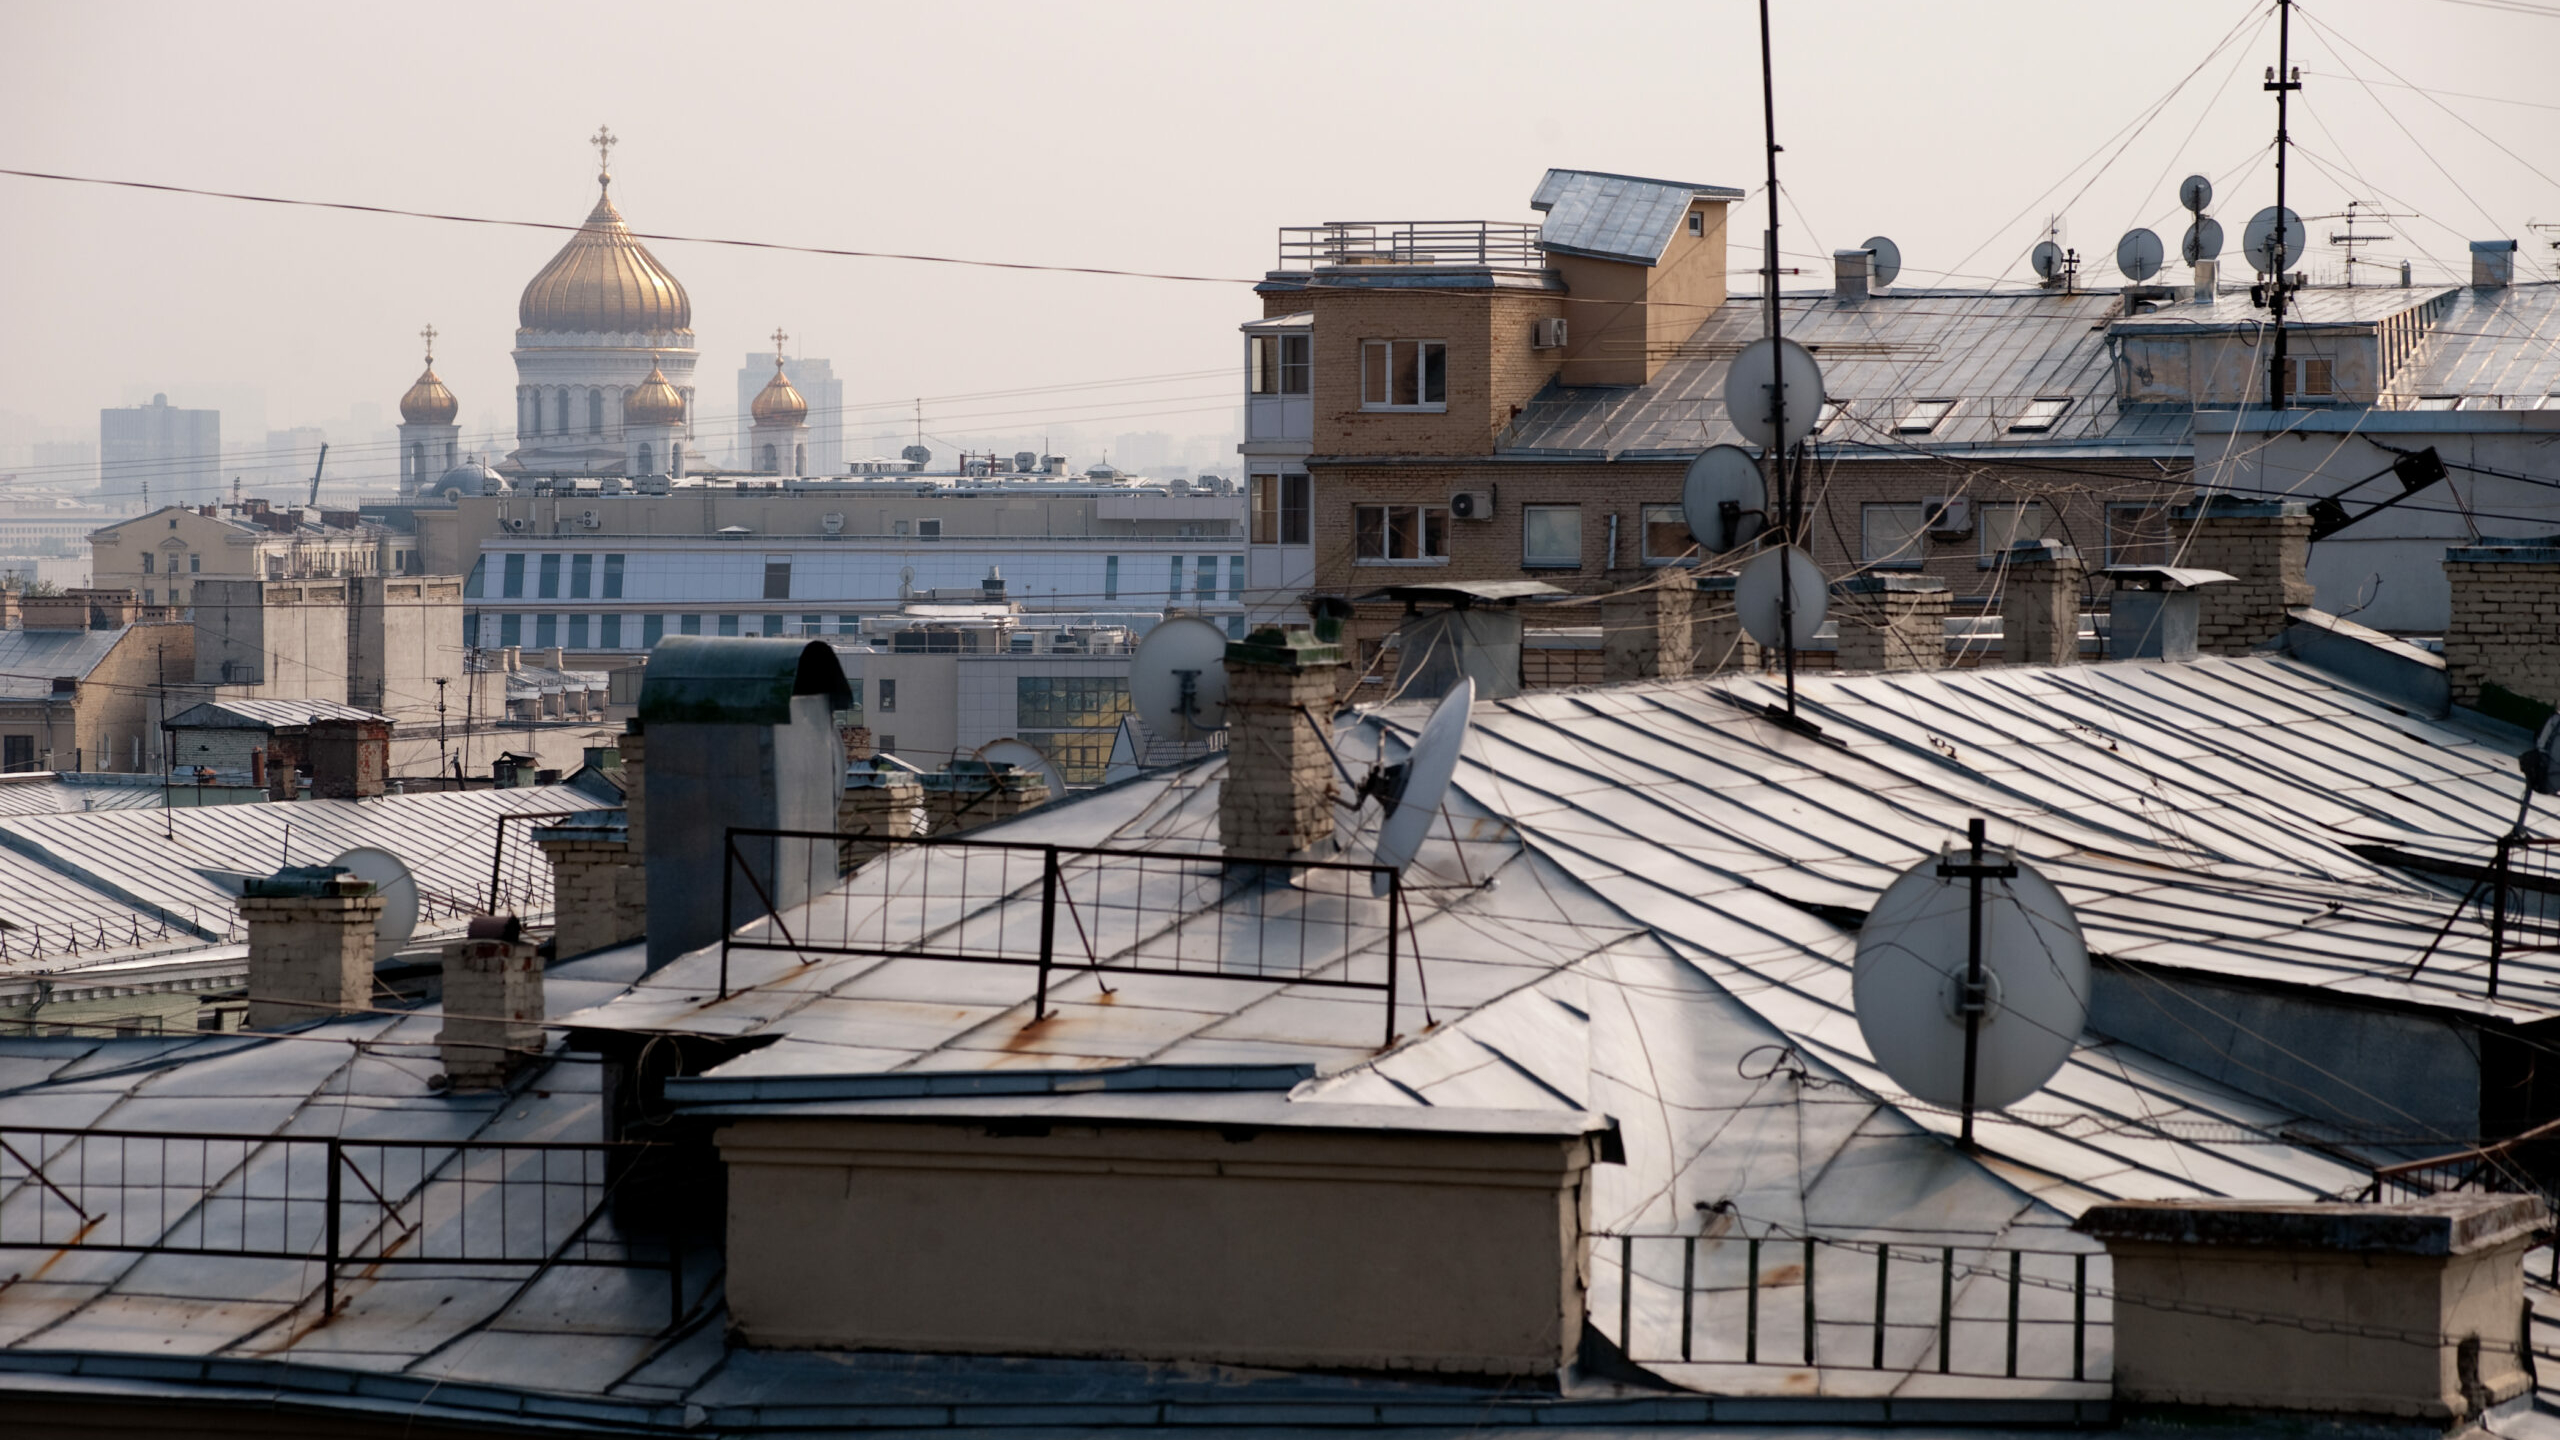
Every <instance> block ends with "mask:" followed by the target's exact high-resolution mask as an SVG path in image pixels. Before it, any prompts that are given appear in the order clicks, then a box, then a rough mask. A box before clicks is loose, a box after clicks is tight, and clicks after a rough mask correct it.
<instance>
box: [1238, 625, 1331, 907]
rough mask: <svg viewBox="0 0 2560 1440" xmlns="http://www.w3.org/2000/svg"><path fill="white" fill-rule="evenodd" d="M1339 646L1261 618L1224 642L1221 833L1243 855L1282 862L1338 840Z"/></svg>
mask: <svg viewBox="0 0 2560 1440" xmlns="http://www.w3.org/2000/svg"><path fill="white" fill-rule="evenodd" d="M1341 668H1342V649H1341V647H1340V646H1337V645H1329V644H1326V643H1325V642H1323V641H1321V640H1318V639H1317V638H1316V637H1315V634H1314V632H1313V631H1311V630H1308V629H1307V628H1306V627H1304V626H1298V625H1292V626H1287V627H1282V626H1278V625H1265V626H1263V627H1261V628H1260V629H1258V630H1255V631H1254V632H1253V633H1252V634H1250V635H1248V636H1246V637H1245V638H1244V639H1242V640H1240V641H1237V642H1236V643H1234V644H1232V645H1229V646H1228V647H1227V770H1226V778H1225V780H1224V782H1223V783H1222V784H1221V785H1220V786H1219V789H1218V839H1219V843H1220V844H1221V845H1222V846H1224V847H1225V849H1226V852H1227V854H1228V855H1230V856H1232V857H1235V858H1238V859H1255V860H1286V859H1288V858H1290V857H1292V856H1298V855H1304V854H1305V853H1306V852H1308V851H1310V850H1314V849H1316V848H1317V847H1319V846H1322V845H1325V844H1327V843H1329V842H1330V841H1331V840H1332V839H1333V794H1334V792H1333V752H1332V750H1331V749H1330V748H1329V747H1330V742H1331V740H1332V737H1331V736H1329V735H1326V734H1323V733H1322V732H1321V731H1320V730H1319V729H1318V728H1317V727H1319V726H1322V725H1324V724H1326V723H1327V717H1329V716H1330V715H1331V714H1332V712H1333V697H1334V674H1335V672H1336V671H1338V670H1340V669H1341Z"/></svg>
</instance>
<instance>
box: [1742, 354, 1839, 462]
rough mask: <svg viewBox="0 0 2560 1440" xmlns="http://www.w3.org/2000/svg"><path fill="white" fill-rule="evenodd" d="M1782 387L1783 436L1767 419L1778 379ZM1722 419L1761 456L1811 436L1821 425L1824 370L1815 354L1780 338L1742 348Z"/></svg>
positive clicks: (1774, 424) (1772, 422) (1771, 421)
mask: <svg viewBox="0 0 2560 1440" xmlns="http://www.w3.org/2000/svg"><path fill="white" fill-rule="evenodd" d="M1782 376H1783V377H1784V379H1785V381H1786V402H1787V423H1786V433H1785V434H1783V435H1782V434H1780V433H1779V430H1778V426H1777V424H1776V423H1775V422H1774V421H1773V420H1772V419H1771V418H1770V412H1771V408H1772V401H1773V400H1774V399H1775V397H1776V393H1777V389H1778V382H1779V379H1780V378H1781V377H1782ZM1724 411H1725V417H1726V418H1727V419H1729V420H1731V421H1732V422H1733V428H1735V429H1736V430H1739V431H1741V432H1742V438H1743V441H1744V443H1746V444H1750V445H1756V446H1758V447H1759V448H1761V449H1763V450H1784V449H1786V448H1787V447H1788V446H1790V445H1793V444H1794V443H1796V442H1797V441H1799V440H1801V439H1803V438H1804V437H1806V436H1807V435H1810V434H1812V433H1813V427H1814V425H1815V424H1816V423H1817V422H1818V421H1820V420H1821V419H1822V366H1821V365H1820V364H1819V363H1817V362H1816V361H1815V360H1814V358H1813V352H1812V351H1810V350H1807V349H1805V348H1804V347H1803V346H1801V345H1799V344H1797V343H1796V342H1794V341H1793V340H1790V339H1788V338H1786V337H1785V336H1783V335H1770V336H1764V337H1762V338H1761V339H1758V340H1754V341H1752V342H1751V343H1750V344H1748V345H1745V346H1743V347H1742V353H1741V354H1739V355H1736V356H1734V357H1733V364H1732V365H1731V366H1730V367H1729V368H1728V369H1727V370H1726V371H1725V377H1724Z"/></svg>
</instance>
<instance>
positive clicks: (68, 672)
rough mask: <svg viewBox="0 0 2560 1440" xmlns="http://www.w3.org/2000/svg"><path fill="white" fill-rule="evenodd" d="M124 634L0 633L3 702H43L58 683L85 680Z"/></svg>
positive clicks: (92, 632) (70, 631) (36, 631)
mask: <svg viewBox="0 0 2560 1440" xmlns="http://www.w3.org/2000/svg"><path fill="white" fill-rule="evenodd" d="M124 636H125V632H124V630H121V629H118V630H0V700H40V699H43V698H44V697H45V696H46V695H49V694H51V693H52V692H53V682H54V681H55V680H56V679H59V678H63V677H68V678H71V679H74V680H85V679H87V678H88V675H89V672H90V671H92V670H94V669H96V668H98V662H99V661H101V660H104V659H106V658H107V652H108V651H110V650H113V649H114V648H116V642H117V641H118V640H121V639H123V638H124Z"/></svg>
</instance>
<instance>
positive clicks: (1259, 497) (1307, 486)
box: [1250, 475, 1315, 545]
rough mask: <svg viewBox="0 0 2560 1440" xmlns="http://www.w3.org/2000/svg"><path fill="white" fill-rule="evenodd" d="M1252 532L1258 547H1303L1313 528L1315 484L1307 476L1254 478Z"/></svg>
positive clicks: (1260, 476)
mask: <svg viewBox="0 0 2560 1440" xmlns="http://www.w3.org/2000/svg"><path fill="white" fill-rule="evenodd" d="M1251 489H1252V492H1253V528H1252V530H1251V532H1250V534H1251V536H1252V539H1253V543H1254V544H1256V545H1304V544H1306V543H1308V541H1309V539H1310V538H1311V537H1310V534H1309V532H1310V531H1312V530H1313V529H1314V528H1315V526H1314V512H1315V504H1314V498H1315V482H1314V480H1313V479H1312V478H1310V477H1308V476H1305V475H1256V476H1254V477H1253V481H1252V486H1251Z"/></svg>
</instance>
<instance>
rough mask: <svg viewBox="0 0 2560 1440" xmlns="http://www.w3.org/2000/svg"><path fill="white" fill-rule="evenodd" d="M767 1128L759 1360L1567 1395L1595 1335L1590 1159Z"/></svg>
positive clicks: (731, 1280)
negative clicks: (764, 1353) (1097, 1371)
mask: <svg viewBox="0 0 2560 1440" xmlns="http://www.w3.org/2000/svg"><path fill="white" fill-rule="evenodd" d="M1034 1128H1036V1129H1037V1130H1038V1131H1039V1133H1026V1134H1019V1135H997V1134H992V1133H990V1132H989V1131H988V1130H987V1129H986V1128H984V1127H979V1126H963V1125H958V1124H942V1123H919V1124H898V1123H891V1122H883V1121H872V1120H859V1119H805V1120H804V1119H752V1120H742V1121H740V1122H738V1123H736V1124H734V1125H732V1126H730V1127H729V1128H728V1129H726V1130H723V1131H722V1132H720V1135H719V1143H720V1148H721V1153H722V1156H723V1158H724V1159H726V1161H727V1162H728V1164H729V1166H730V1174H729V1234H728V1262H729V1274H728V1295H729V1309H730V1315H731V1320H732V1325H733V1327H734V1332H735V1334H736V1336H737V1338H738V1339H739V1340H741V1341H742V1342H744V1343H746V1344H750V1345H764V1346H780V1347H827V1348H849V1349H850V1348H877V1349H884V1350H909V1351H915V1350H923V1351H956V1352H970V1353H999V1354H1016V1355H1095V1356H1101V1355H1108V1356H1124V1357H1134V1358H1146V1359H1157V1360H1169V1361H1174V1360H1191V1361H1225V1362H1235V1363H1244V1364H1261V1365H1279V1366H1292V1367H1321V1368H1342V1369H1388V1370H1425V1371H1444V1372H1456V1373H1466V1374H1504V1375H1544V1374H1551V1373H1553V1372H1554V1371H1555V1370H1556V1369H1557V1368H1558V1367H1559V1366H1560V1365H1561V1364H1563V1363H1564V1361H1565V1360H1566V1358H1567V1356H1568V1354H1569V1352H1570V1351H1571V1350H1572V1348H1573V1347H1574V1345H1575V1344H1576V1343H1577V1341H1578V1339H1579V1336H1580V1333H1581V1324H1582V1290H1583V1275H1582V1269H1581V1261H1580V1242H1579V1236H1580V1234H1581V1231H1582V1229H1583V1218H1584V1216H1583V1210H1584V1187H1583V1185H1582V1179H1583V1171H1584V1168H1585V1165H1586V1151H1585V1143H1586V1142H1584V1141H1582V1140H1581V1139H1578V1138H1577V1139H1572V1140H1561V1139H1557V1138H1554V1137H1544V1138H1535V1139H1505V1138H1444V1137H1437V1136H1409V1135H1384V1134H1374V1133H1370V1134H1362V1133H1349V1134H1339V1133H1337V1134H1326V1133H1311V1132H1302V1131H1278V1130H1271V1129H1263V1130H1259V1131H1251V1132H1234V1131H1230V1132H1226V1133H1221V1132H1220V1131H1218V1130H1215V1129H1197V1130H1194V1129H1146V1128H1120V1127H1095V1126H1078V1125H1069V1124H1059V1125H1057V1126H1055V1127H1054V1128H1053V1127H1048V1126H1040V1127H1034Z"/></svg>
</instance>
